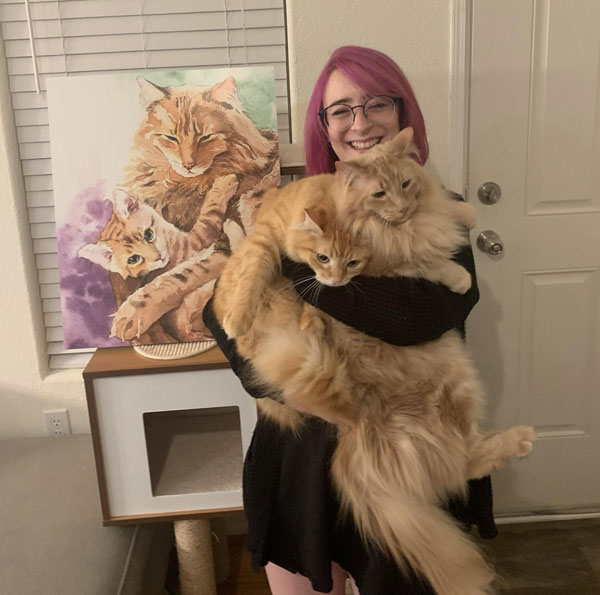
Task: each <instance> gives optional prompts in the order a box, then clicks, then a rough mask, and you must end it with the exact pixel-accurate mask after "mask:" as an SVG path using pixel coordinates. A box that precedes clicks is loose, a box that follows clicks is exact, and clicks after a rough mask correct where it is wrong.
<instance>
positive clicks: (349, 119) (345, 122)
mask: <svg viewBox="0 0 600 595" xmlns="http://www.w3.org/2000/svg"><path fill="white" fill-rule="evenodd" d="M396 103H398V104H399V105H400V108H399V109H402V107H401V106H402V98H401V97H390V96H389V95H376V96H375V97H371V99H369V100H368V101H366V102H365V103H363V104H362V105H355V106H354V107H352V106H350V105H346V104H345V103H334V104H332V105H330V106H328V107H326V108H324V109H322V110H321V111H320V112H319V116H321V119H322V120H323V122H324V123H325V125H326V126H327V128H329V129H330V130H336V131H340V130H346V129H348V128H350V127H351V126H352V124H354V120H355V119H356V112H355V111H354V110H356V109H358V108H361V109H362V113H363V116H364V117H365V119H366V120H368V121H369V122H371V123H373V124H385V123H386V122H389V121H390V120H391V119H392V118H393V117H394V114H395V113H396Z"/></svg>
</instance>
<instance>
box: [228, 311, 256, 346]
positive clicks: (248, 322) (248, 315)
mask: <svg viewBox="0 0 600 595" xmlns="http://www.w3.org/2000/svg"><path fill="white" fill-rule="evenodd" d="M253 319H254V315H253V313H252V312H250V311H248V310H244V311H243V312H234V311H232V310H230V311H229V312H228V313H227V314H226V315H225V317H224V318H223V330H224V331H225V333H226V334H227V336H228V337H229V338H230V339H235V338H236V337H241V336H242V335H245V334H246V333H247V332H248V331H249V330H250V327H251V326H252V321H253Z"/></svg>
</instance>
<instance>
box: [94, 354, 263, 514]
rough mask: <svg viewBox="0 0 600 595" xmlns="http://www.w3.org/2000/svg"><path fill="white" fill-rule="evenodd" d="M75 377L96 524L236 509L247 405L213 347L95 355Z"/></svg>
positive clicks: (252, 412) (252, 411)
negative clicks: (94, 487) (86, 419)
mask: <svg viewBox="0 0 600 595" xmlns="http://www.w3.org/2000/svg"><path fill="white" fill-rule="evenodd" d="M84 379H85V385H86V394H87V400H88V407H89V414H90V422H91V427H92V437H93V441H94V452H95V457H96V469H97V474H98V483H99V488H100V496H101V501H102V512H103V518H104V522H105V524H124V523H131V522H140V521H141V520H163V519H179V518H195V517H200V516H212V515H215V516H217V515H218V516H222V515H224V514H227V513H228V512H239V511H240V510H242V464H243V458H244V455H245V452H246V449H247V448H248V445H249V443H250V438H251V435H252V431H253V430H254V425H255V423H256V405H255V401H254V400H253V399H252V398H251V397H250V396H249V395H248V394H247V393H246V392H245V391H244V389H243V388H242V386H241V384H240V382H239V381H238V380H237V378H236V377H235V375H234V374H233V372H232V371H231V370H230V368H229V365H228V363H227V360H226V359H225V357H224V356H223V354H222V353H221V352H220V351H219V350H218V349H217V348H214V349H211V350H210V351H207V352H205V353H202V354H200V355H197V356H194V357H191V358H186V359H181V360H169V361H159V360H150V359H146V358H144V357H142V356H140V355H138V354H136V353H135V352H134V351H133V349H131V348H115V349H102V350H99V351H97V352H96V353H95V354H94V356H93V358H92V360H91V361H90V363H89V364H88V366H87V367H86V369H85V370H84Z"/></svg>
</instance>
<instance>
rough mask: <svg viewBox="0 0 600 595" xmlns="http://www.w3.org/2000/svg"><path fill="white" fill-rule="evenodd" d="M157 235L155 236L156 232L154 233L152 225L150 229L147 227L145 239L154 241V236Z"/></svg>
mask: <svg viewBox="0 0 600 595" xmlns="http://www.w3.org/2000/svg"><path fill="white" fill-rule="evenodd" d="M155 237H156V236H155V234H154V230H153V229H152V228H151V227H149V228H148V229H147V230H146V231H145V232H144V239H145V240H146V241H147V242H152V241H153V240H154V238H155Z"/></svg>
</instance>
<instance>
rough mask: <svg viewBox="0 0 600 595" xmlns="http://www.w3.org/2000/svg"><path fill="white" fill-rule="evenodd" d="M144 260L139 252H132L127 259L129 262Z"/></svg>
mask: <svg viewBox="0 0 600 595" xmlns="http://www.w3.org/2000/svg"><path fill="white" fill-rule="evenodd" d="M141 261H142V257H141V256H140V255H139V254H132V255H131V256H130V257H129V258H128V259H127V264H138V263H140V262H141Z"/></svg>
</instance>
